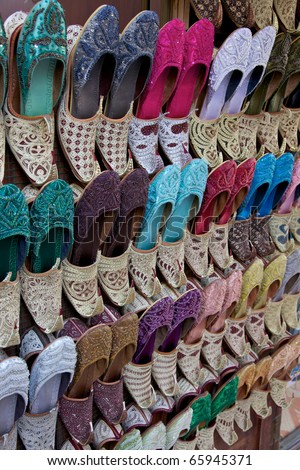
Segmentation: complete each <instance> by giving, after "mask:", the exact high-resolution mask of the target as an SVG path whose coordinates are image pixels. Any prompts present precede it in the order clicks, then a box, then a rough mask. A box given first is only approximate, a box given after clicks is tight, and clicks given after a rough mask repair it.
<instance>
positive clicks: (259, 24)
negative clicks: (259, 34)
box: [252, 0, 279, 31]
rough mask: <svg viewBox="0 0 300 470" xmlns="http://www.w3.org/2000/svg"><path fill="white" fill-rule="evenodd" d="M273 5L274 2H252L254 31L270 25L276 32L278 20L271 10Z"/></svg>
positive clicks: (253, 0) (265, 0) (272, 0)
mask: <svg viewBox="0 0 300 470" xmlns="http://www.w3.org/2000/svg"><path fill="white" fill-rule="evenodd" d="M273 3H274V0H264V1H263V2H261V1H260V0H252V6H253V11H254V16H255V27H256V29H263V28H265V27H266V26H271V25H272V26H274V28H275V29H276V31H278V29H279V25H278V19H277V16H276V14H275V12H274V10H273Z"/></svg>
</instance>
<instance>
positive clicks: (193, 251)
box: [184, 229, 214, 278]
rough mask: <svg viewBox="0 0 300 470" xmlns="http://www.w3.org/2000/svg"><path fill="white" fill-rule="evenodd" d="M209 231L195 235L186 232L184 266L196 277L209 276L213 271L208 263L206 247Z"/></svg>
mask: <svg viewBox="0 0 300 470" xmlns="http://www.w3.org/2000/svg"><path fill="white" fill-rule="evenodd" d="M211 233H212V232H211V231H209V232H207V233H203V234H201V235H196V234H194V233H191V232H190V231H189V230H188V229H187V230H186V236H185V239H184V259H185V262H186V264H187V265H188V266H189V268H190V269H191V270H192V272H193V274H194V275H195V276H196V277H198V278H201V277H205V276H209V275H210V274H212V273H213V271H214V266H213V264H212V263H210V262H209V256H208V247H209V242H210V237H211Z"/></svg>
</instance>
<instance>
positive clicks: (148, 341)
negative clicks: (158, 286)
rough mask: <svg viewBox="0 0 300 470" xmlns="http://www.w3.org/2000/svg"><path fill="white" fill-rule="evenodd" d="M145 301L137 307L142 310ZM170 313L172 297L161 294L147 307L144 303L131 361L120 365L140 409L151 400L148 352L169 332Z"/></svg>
mask: <svg viewBox="0 0 300 470" xmlns="http://www.w3.org/2000/svg"><path fill="white" fill-rule="evenodd" d="M145 304H146V302H145V301H144V306H141V305H139V307H138V308H140V309H141V310H145ZM141 310H140V311H141ZM173 315H174V307H173V300H172V299H171V298H170V297H164V298H163V299H160V300H158V301H156V302H154V304H153V305H151V306H149V304H148V308H147V307H146V311H145V312H144V313H143V315H142V316H141V318H140V322H139V333H138V343H137V350H136V352H135V354H134V357H133V361H132V362H130V363H129V364H128V365H126V366H125V367H124V382H125V385H126V387H127V389H128V391H129V392H130V394H131V395H132V397H133V398H134V400H135V401H136V403H137V404H138V405H139V406H140V407H141V408H149V407H150V406H152V405H154V403H155V391H154V389H153V387H152V385H151V372H152V366H153V360H152V355H153V352H154V349H158V348H159V346H160V345H161V344H162V342H163V341H164V339H165V337H166V336H167V334H168V333H169V331H170V327H171V322H172V318H173Z"/></svg>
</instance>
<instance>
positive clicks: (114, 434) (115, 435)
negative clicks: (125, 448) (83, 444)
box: [93, 419, 124, 450]
mask: <svg viewBox="0 0 300 470" xmlns="http://www.w3.org/2000/svg"><path fill="white" fill-rule="evenodd" d="M123 434H124V431H123V429H122V427H121V425H120V424H117V425H116V426H114V425H112V424H110V423H106V422H105V421H104V420H103V419H99V420H98V421H97V422H96V423H95V426H94V438H93V448H94V449H96V450H102V449H105V448H106V447H107V448H109V447H110V446H111V443H113V442H118V441H119V440H120V439H121V437H122V436H123Z"/></svg>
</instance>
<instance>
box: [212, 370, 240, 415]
mask: <svg viewBox="0 0 300 470" xmlns="http://www.w3.org/2000/svg"><path fill="white" fill-rule="evenodd" d="M238 383H239V379H238V376H237V374H234V375H233V376H232V377H230V379H228V380H227V381H226V382H225V383H224V384H223V385H222V386H221V388H219V390H218V391H217V392H216V394H215V395H214V396H213V397H212V400H211V421H212V420H213V419H214V418H216V417H217V416H218V414H219V413H221V412H222V411H224V410H226V409H227V408H230V407H231V406H232V405H234V404H235V402H236V398H237V392H238Z"/></svg>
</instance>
